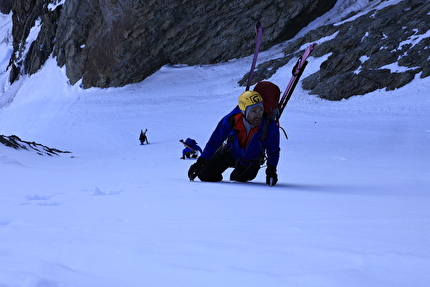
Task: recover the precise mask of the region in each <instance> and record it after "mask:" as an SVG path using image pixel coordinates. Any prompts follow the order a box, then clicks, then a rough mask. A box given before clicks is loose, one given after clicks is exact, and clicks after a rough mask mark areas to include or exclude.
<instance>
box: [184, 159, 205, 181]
mask: <svg viewBox="0 0 430 287" xmlns="http://www.w3.org/2000/svg"><path fill="white" fill-rule="evenodd" d="M206 162H207V160H205V159H204V158H202V157H199V159H198V160H197V161H196V163H194V164H192V165H191V166H190V169H189V170H188V178H189V179H190V180H194V179H195V178H196V177H197V176H198V175H199V173H200V171H201V170H202V169H203V167H204V166H205V164H206Z"/></svg>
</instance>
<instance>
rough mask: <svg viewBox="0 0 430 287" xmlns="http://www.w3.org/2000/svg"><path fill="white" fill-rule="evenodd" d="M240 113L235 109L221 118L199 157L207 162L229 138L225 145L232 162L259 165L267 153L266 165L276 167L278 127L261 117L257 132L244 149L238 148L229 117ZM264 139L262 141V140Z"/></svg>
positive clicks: (277, 158)
mask: <svg viewBox="0 0 430 287" xmlns="http://www.w3.org/2000/svg"><path fill="white" fill-rule="evenodd" d="M238 113H241V111H240V109H239V108H238V107H236V108H235V109H234V110H233V111H231V112H230V113H229V114H228V115H226V116H225V117H223V118H222V119H221V121H220V122H219V123H218V125H217V127H216V128H215V130H214V132H213V133H212V135H211V137H210V139H209V141H208V143H207V144H206V146H205V148H204V150H203V153H202V154H201V157H202V158H204V159H206V160H209V159H211V158H212V156H213V155H214V154H215V152H216V151H217V150H218V148H220V147H221V146H222V144H223V142H224V141H225V140H226V139H227V138H229V140H228V141H227V145H226V147H225V148H226V150H227V151H228V152H229V154H230V156H231V157H232V158H233V160H235V161H237V160H239V162H240V163H241V164H243V165H248V164H256V163H259V161H260V159H261V156H262V155H263V154H264V152H265V151H266V152H267V165H268V166H273V167H276V166H277V165H278V162H279V151H280V148H279V127H278V125H277V124H276V123H275V122H274V121H273V120H269V119H267V118H266V117H263V119H262V121H261V123H260V126H259V127H258V131H257V132H256V133H255V134H254V135H253V136H252V138H251V139H250V141H249V144H248V145H247V147H246V148H241V147H240V146H239V142H238V137H237V133H236V131H235V129H234V127H233V126H232V124H231V117H234V116H235V115H237V114H238ZM266 121H268V123H267V126H266V127H267V128H266V135H265V137H264V135H263V134H264V132H263V130H264V126H265V122H266ZM263 137H264V139H263Z"/></svg>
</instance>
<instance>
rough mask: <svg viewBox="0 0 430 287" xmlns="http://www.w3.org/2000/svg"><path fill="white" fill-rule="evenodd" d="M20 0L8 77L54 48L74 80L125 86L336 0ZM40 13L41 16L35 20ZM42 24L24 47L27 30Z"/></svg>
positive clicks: (273, 36) (244, 46) (240, 49)
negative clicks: (259, 27) (258, 28)
mask: <svg viewBox="0 0 430 287" xmlns="http://www.w3.org/2000/svg"><path fill="white" fill-rule="evenodd" d="M58 2H60V1H58V0H50V1H46V0H20V1H15V2H13V6H12V11H13V24H14V28H13V36H14V50H15V53H14V54H13V58H12V59H11V66H12V68H11V70H12V71H13V72H14V73H13V74H11V80H12V81H13V80H14V79H15V78H16V77H18V76H19V74H20V73H29V74H32V73H35V72H36V71H37V70H38V69H40V67H41V65H43V63H44V62H45V61H46V59H47V57H49V55H51V53H52V52H53V54H54V56H56V57H57V61H58V64H59V65H60V66H63V65H65V66H66V71H67V76H68V77H69V79H70V82H71V83H72V84H74V83H76V82H77V81H78V80H80V79H82V85H83V86H84V87H85V88H89V87H93V86H95V87H102V88H103V87H112V86H123V85H126V84H129V83H134V82H139V81H142V80H143V79H145V78H146V77H147V76H149V75H151V74H152V73H154V72H155V71H157V70H158V69H159V68H160V67H161V66H163V65H165V64H169V63H170V64H176V63H181V64H188V65H196V64H211V63H217V62H221V61H226V60H229V59H233V58H238V57H243V56H247V55H249V54H252V52H253V45H254V32H253V27H254V25H255V23H256V21H257V20H259V21H260V22H261V23H262V24H263V26H264V31H265V34H264V35H265V36H264V41H263V44H262V49H265V48H269V47H270V46H272V45H274V44H276V43H280V42H282V41H285V40H287V39H290V38H292V37H293V36H294V35H295V34H296V33H297V31H299V30H300V29H302V28H303V27H305V26H306V25H307V24H308V23H309V22H310V21H312V20H313V19H315V18H316V17H318V16H321V15H322V14H324V13H325V12H326V11H328V10H329V9H330V8H331V7H333V5H334V4H335V2H336V0H291V1H285V0H272V1H255V0H219V1H201V0H198V1H197V0H157V1H155V0H147V1H140V0H116V1H113V0H85V1H83V0H68V1H65V4H64V7H63V5H57V4H56V3H58ZM39 19H40V20H39ZM37 21H40V31H39V33H38V35H37V38H36V39H35V40H34V41H33V42H32V43H31V45H30V47H27V45H29V44H28V43H26V41H27V39H28V35H29V33H30V29H32V28H33V27H34V26H35V23H37Z"/></svg>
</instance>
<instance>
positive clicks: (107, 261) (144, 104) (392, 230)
mask: <svg viewBox="0 0 430 287" xmlns="http://www.w3.org/2000/svg"><path fill="white" fill-rule="evenodd" d="M344 2H346V1H344ZM358 2H360V3H364V2H365V1H358ZM393 2H397V1H393ZM363 6H364V5H363ZM9 17H10V16H6V15H3V16H0V29H3V30H2V31H4V30H5V27H6V26H7V23H8V21H9V20H10V18H9ZM320 20H321V21H322V20H324V19H320ZM2 35H4V34H2ZM6 38H7V37H5V39H6ZM0 42H1V41H0ZM7 42H8V41H5V40H3V42H2V44H0V66H1V68H2V69H5V67H6V66H7V63H6V64H5V60H3V59H6V60H7V59H8V57H9V56H10V53H11V50H10V46H9V45H8V44H7ZM276 54H279V51H277V50H276V48H274V49H272V50H271V51H268V52H264V53H262V54H261V56H260V58H259V59H260V60H261V59H264V58H270V57H272V56H273V55H276ZM323 60H324V59H323V58H312V57H311V58H310V59H309V65H308V67H307V70H306V71H305V75H304V76H303V77H306V75H309V74H310V73H312V72H314V71H315V70H317V69H318V67H319V65H320V63H321V62H322V61H323ZM294 62H295V60H292V61H291V63H290V64H289V65H287V66H286V67H284V68H283V69H281V70H279V71H278V72H277V73H276V74H275V75H274V76H273V77H272V78H271V79H270V80H271V81H273V82H275V83H276V84H278V85H279V86H280V87H281V89H284V88H285V87H286V84H287V83H288V80H289V77H290V71H291V68H292V65H293V64H294ZM250 64H251V57H248V58H245V59H239V60H232V61H230V62H228V63H224V64H218V65H211V66H196V67H188V66H179V65H178V66H165V67H163V68H162V69H160V70H159V71H158V72H157V73H155V74H154V75H153V76H151V77H149V78H147V79H146V80H145V81H143V82H141V83H138V84H133V85H129V86H126V87H123V88H111V89H105V90H102V89H96V88H92V89H89V90H83V89H81V88H79V84H76V85H74V86H70V85H68V83H67V78H66V76H65V71H64V69H60V68H58V67H56V66H55V59H50V60H49V61H48V63H47V64H46V65H45V66H44V67H43V69H42V70H41V71H40V72H39V73H37V74H35V75H33V76H31V77H22V78H21V80H19V82H16V83H14V84H13V85H9V84H8V83H7V74H6V73H2V74H0V134H3V135H12V134H14V135H17V136H19V137H20V138H21V139H23V140H26V141H36V142H38V143H41V144H44V145H47V146H49V147H53V148H58V149H60V150H67V151H70V152H71V153H70V154H61V155H60V156H53V157H50V156H40V155H37V154H36V153H34V152H29V151H23V150H14V149H11V148H8V147H6V146H3V145H0V187H1V189H0V286H2V287H3V286H8V287H9V286H26V287H30V286H31V287H33V286H55V287H60V286H61V287H63V286H80V287H81V286H85V287H86V286H91V287H97V286H100V287H107V286H115V287H116V286H145V287H146V286H176V287H178V286H184V287H193V286H196V287H200V286H205V287H208V286H216V287H219V286H247V287H250V286H256V287H261V286H271V287H275V286H276V287H278V286H279V287H281V286H282V287H283V286H312V287H314V286H327V287H335V286H342V287H345V286H359V287H362V286H402V287H403V286H414V287H416V286H420V287H421V286H428V282H430V208H429V207H430V194H429V190H430V148H429V145H430V99H429V94H428V91H429V89H430V77H427V78H425V79H420V78H419V77H417V78H416V79H415V80H414V81H413V82H412V83H411V84H409V85H407V86H405V87H403V88H401V89H398V90H395V91H390V92H386V91H384V90H379V91H376V92H373V93H371V94H368V95H365V96H357V97H352V98H350V99H348V100H344V101H340V102H328V101H324V100H320V99H318V98H317V97H315V96H311V95H308V93H307V92H306V91H304V90H302V89H301V88H300V87H298V88H297V89H296V91H295V93H294V94H293V97H292V99H291V101H290V102H289V104H288V106H287V108H286V110H285V112H284V115H283V116H282V118H281V125H282V126H283V128H285V129H286V131H287V133H288V136H289V139H288V140H287V139H285V138H282V139H281V160H280V164H279V166H278V173H279V183H278V184H277V185H276V186H274V187H268V186H267V185H266V184H265V183H264V182H265V176H264V170H262V171H261V172H260V174H259V175H258V177H257V178H256V179H255V180H254V181H253V182H250V183H246V184H239V183H230V182H228V181H225V182H221V183H202V182H200V181H198V180H196V181H194V182H190V181H189V180H188V178H187V171H188V168H189V166H190V165H191V164H192V163H193V162H194V161H193V160H180V159H179V158H180V156H181V151H182V148H183V146H182V144H181V143H180V142H179V140H180V139H185V138H187V137H192V138H195V139H196V140H197V142H198V143H199V144H200V145H201V146H202V147H203V146H204V144H205V143H206V141H207V140H208V138H209V136H210V134H211V132H212V130H213V129H214V128H215V126H216V124H217V122H218V121H219V119H220V118H221V117H222V116H224V115H225V114H226V113H227V112H229V111H230V110H231V109H232V108H233V107H234V106H235V105H236V100H237V97H238V96H239V95H240V93H241V92H243V90H244V88H243V87H238V85H237V81H238V80H239V79H240V78H241V77H242V75H243V74H244V73H246V72H247V71H248V70H249V67H250ZM145 128H147V129H148V138H149V141H150V144H149V145H143V146H142V145H140V143H139V141H138V137H139V132H140V130H141V129H145ZM226 177H227V178H228V173H227V172H226Z"/></svg>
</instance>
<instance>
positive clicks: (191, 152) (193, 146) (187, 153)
mask: <svg viewBox="0 0 430 287" xmlns="http://www.w3.org/2000/svg"><path fill="white" fill-rule="evenodd" d="M179 141H180V142H181V143H183V144H184V149H183V150H182V157H181V159H185V158H197V157H198V156H199V155H198V153H200V154H202V152H203V151H202V149H201V148H200V147H199V145H198V144H197V142H196V140H195V139H191V138H187V139H186V140H185V141H184V140H179Z"/></svg>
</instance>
